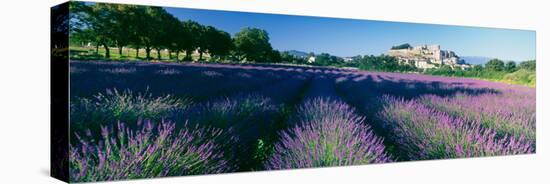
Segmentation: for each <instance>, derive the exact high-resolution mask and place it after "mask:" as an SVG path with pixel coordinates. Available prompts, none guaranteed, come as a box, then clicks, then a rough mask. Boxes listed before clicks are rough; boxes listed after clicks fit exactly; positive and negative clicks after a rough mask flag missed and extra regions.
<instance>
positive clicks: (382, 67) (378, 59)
mask: <svg viewBox="0 0 550 184" xmlns="http://www.w3.org/2000/svg"><path fill="white" fill-rule="evenodd" d="M347 65H348V66H353V65H357V67H358V68H359V69H361V70H372V71H386V72H408V71H416V70H417V68H416V67H415V66H414V65H411V64H400V63H399V61H398V60H397V58H395V57H392V56H387V55H380V56H373V55H370V56H368V55H365V56H363V57H362V58H357V59H354V60H353V61H351V63H350V64H347Z"/></svg>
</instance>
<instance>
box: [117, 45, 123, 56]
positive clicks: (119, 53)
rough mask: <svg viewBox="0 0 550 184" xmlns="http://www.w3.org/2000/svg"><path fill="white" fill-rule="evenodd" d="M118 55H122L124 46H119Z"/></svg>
mask: <svg viewBox="0 0 550 184" xmlns="http://www.w3.org/2000/svg"><path fill="white" fill-rule="evenodd" d="M118 55H120V57H122V46H118Z"/></svg>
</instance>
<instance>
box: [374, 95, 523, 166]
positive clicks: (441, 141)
mask: <svg viewBox="0 0 550 184" xmlns="http://www.w3.org/2000/svg"><path fill="white" fill-rule="evenodd" d="M385 101H386V102H387V105H386V107H385V109H384V110H383V111H382V112H381V116H382V118H383V119H385V120H386V122H387V124H386V125H387V129H390V130H391V132H393V135H394V136H392V138H393V139H395V140H396V142H397V143H398V144H399V146H400V147H401V148H402V149H404V150H405V151H406V152H407V153H408V157H409V158H410V159H411V160H426V159H443V158H460V157H476V156H495V155H513V154H525V153H532V152H533V151H534V150H533V147H532V146H531V144H530V143H526V142H528V141H526V140H524V138H523V137H519V138H515V137H512V136H504V137H502V138H497V137H496V132H495V131H493V130H491V129H486V128H482V127H480V126H478V125H476V124H468V123H466V122H465V121H464V120H462V119H460V118H453V117H450V116H449V115H447V114H445V113H443V112H439V111H436V110H433V109H430V108H427V107H426V106H424V105H422V104H420V103H418V102H417V101H414V100H411V101H406V100H403V99H399V98H394V97H389V96H386V97H385Z"/></svg>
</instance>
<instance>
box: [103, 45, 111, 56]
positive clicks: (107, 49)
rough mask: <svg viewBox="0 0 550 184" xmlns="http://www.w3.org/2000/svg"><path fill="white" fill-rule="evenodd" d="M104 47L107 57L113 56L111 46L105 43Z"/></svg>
mask: <svg viewBox="0 0 550 184" xmlns="http://www.w3.org/2000/svg"><path fill="white" fill-rule="evenodd" d="M103 48H105V57H106V58H109V57H111V54H110V53H109V46H107V44H103Z"/></svg>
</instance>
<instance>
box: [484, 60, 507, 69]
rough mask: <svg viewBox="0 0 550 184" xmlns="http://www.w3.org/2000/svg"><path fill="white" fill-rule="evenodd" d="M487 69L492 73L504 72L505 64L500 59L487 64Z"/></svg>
mask: <svg viewBox="0 0 550 184" xmlns="http://www.w3.org/2000/svg"><path fill="white" fill-rule="evenodd" d="M485 69H487V70H490V71H503V70H504V62H503V61H501V60H499V59H491V60H489V61H488V62H487V63H486V64H485Z"/></svg>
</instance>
